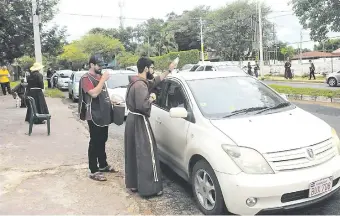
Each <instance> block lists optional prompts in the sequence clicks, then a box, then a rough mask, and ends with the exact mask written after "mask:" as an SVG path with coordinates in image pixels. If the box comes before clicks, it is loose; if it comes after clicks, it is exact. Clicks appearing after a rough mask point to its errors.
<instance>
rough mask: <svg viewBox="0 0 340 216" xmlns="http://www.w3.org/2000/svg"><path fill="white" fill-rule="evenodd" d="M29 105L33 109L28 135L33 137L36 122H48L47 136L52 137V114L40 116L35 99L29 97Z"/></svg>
mask: <svg viewBox="0 0 340 216" xmlns="http://www.w3.org/2000/svg"><path fill="white" fill-rule="evenodd" d="M27 101H28V105H29V106H30V108H31V118H30V122H29V130H28V135H29V136H31V134H32V129H33V124H34V121H35V120H46V121H47V135H48V136H49V135H50V132H51V115H50V114H39V113H38V112H37V106H36V105H35V100H34V98H32V97H30V96H28V97H27Z"/></svg>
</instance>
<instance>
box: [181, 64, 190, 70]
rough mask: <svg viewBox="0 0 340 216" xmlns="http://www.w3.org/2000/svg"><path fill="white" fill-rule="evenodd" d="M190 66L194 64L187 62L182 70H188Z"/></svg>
mask: <svg viewBox="0 0 340 216" xmlns="http://www.w3.org/2000/svg"><path fill="white" fill-rule="evenodd" d="M190 68H192V64H186V65H184V66H183V67H182V68H181V70H188V69H190Z"/></svg>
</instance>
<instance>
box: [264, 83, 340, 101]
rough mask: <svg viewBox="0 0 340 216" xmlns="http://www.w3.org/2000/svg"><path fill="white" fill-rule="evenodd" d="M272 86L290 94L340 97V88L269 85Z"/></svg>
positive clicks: (278, 90)
mask: <svg viewBox="0 0 340 216" xmlns="http://www.w3.org/2000/svg"><path fill="white" fill-rule="evenodd" d="M269 86H270V87H271V88H273V89H274V90H276V91H277V92H279V93H283V94H290V95H310V96H323V97H328V98H337V97H340V90H336V91H332V90H327V89H315V88H294V87H290V86H281V85H275V84H273V85H269Z"/></svg>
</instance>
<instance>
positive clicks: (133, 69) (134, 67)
mask: <svg viewBox="0 0 340 216" xmlns="http://www.w3.org/2000/svg"><path fill="white" fill-rule="evenodd" d="M126 70H129V71H134V72H136V73H138V68H137V66H130V67H127V68H126Z"/></svg>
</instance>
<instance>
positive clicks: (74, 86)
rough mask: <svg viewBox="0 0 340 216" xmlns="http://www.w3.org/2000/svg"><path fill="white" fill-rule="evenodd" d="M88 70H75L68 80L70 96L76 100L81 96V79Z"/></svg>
mask: <svg viewBox="0 0 340 216" xmlns="http://www.w3.org/2000/svg"><path fill="white" fill-rule="evenodd" d="M85 73H87V71H75V72H73V73H72V75H71V77H70V80H69V82H68V97H69V98H70V99H72V101H73V102H76V101H77V100H78V98H79V81H80V79H81V77H82V76H83V75H84V74H85Z"/></svg>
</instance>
